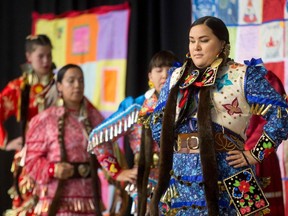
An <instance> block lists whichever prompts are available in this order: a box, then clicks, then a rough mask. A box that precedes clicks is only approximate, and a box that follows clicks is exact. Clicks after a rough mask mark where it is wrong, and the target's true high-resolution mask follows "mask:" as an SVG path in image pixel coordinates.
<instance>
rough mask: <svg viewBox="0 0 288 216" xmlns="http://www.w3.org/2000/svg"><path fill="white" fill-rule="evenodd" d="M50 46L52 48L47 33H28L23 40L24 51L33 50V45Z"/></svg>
mask: <svg viewBox="0 0 288 216" xmlns="http://www.w3.org/2000/svg"><path fill="white" fill-rule="evenodd" d="M36 45H40V46H50V47H51V49H52V48H53V46H52V43H51V41H50V39H49V37H48V36H47V35H44V34H39V35H34V36H32V35H29V36H27V37H26V42H25V50H26V52H29V53H31V52H33V51H34V50H35V46H36Z"/></svg>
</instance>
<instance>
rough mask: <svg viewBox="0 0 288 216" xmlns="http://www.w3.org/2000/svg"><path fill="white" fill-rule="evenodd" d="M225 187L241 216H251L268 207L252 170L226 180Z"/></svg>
mask: <svg viewBox="0 0 288 216" xmlns="http://www.w3.org/2000/svg"><path fill="white" fill-rule="evenodd" d="M224 185H225V187H226V189H227V192H228V193H229V195H230V197H231V199H232V201H233V203H234V205H235V207H236V209H237V210H238V212H239V213H240V214H241V215H250V214H251V213H255V212H258V211H259V210H261V209H263V208H265V207H267V205H268V202H267V200H266V198H265V196H264V194H263V192H262V190H261V188H260V187H259V185H258V183H257V181H256V178H255V176H254V175H253V171H252V169H251V168H247V169H245V170H242V171H240V172H238V173H236V174H235V175H233V176H231V177H228V178H226V179H224Z"/></svg>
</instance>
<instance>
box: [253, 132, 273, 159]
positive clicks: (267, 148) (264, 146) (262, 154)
mask: <svg viewBox="0 0 288 216" xmlns="http://www.w3.org/2000/svg"><path fill="white" fill-rule="evenodd" d="M274 150H275V144H274V142H273V141H272V139H271V138H270V137H269V136H268V135H267V134H266V133H264V134H262V136H261V137H260V138H259V140H258V142H257V145H256V146H255V147H254V148H253V149H252V150H251V153H252V156H253V157H254V158H255V159H256V160H257V161H259V162H262V161H263V160H264V158H266V157H268V155H270V154H271V153H272V152H273V151H274Z"/></svg>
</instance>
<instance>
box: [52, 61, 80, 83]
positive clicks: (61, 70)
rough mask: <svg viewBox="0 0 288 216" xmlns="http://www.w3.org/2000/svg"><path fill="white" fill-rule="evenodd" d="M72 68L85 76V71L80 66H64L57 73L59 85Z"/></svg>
mask: <svg viewBox="0 0 288 216" xmlns="http://www.w3.org/2000/svg"><path fill="white" fill-rule="evenodd" d="M70 68H78V69H79V70H80V71H81V72H82V74H83V70H82V68H81V67H80V66H79V65H76V64H67V65H65V66H63V67H62V68H60V70H59V71H58V72H57V79H56V81H57V83H61V82H62V80H63V77H64V75H65V73H66V72H67V71H68V70H69V69H70Z"/></svg>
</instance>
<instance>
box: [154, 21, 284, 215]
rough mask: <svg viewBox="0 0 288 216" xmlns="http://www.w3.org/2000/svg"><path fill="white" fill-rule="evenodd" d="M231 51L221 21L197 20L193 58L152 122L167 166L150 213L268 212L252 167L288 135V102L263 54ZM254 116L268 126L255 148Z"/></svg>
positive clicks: (164, 94)
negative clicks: (249, 131)
mask: <svg viewBox="0 0 288 216" xmlns="http://www.w3.org/2000/svg"><path fill="white" fill-rule="evenodd" d="M229 52H230V41H229V32H228V29H227V27H226V25H225V24H224V22H223V21H222V20H221V19H219V18H217V17H212V16H205V17H201V18H199V19H198V20H196V21H195V22H193V23H192V25H191V28H190V32H189V53H188V55H187V58H186V60H185V62H184V64H183V66H182V67H179V68H177V69H175V70H174V71H173V73H172V75H171V76H170V77H168V78H167V82H166V83H165V85H164V86H163V88H162V90H161V93H160V96H159V99H158V103H157V105H156V107H155V109H154V112H153V114H152V117H151V120H150V127H151V130H152V135H153V139H154V140H155V141H156V142H157V143H158V144H159V146H160V166H159V180H158V184H157V186H156V188H155V190H154V193H153V196H152V199H151V202H150V207H149V215H153V216H154V215H159V214H163V215H181V216H185V215H187V216H188V215H189V216H193V215H195V216H196V215H197V216H198V215H213V216H214V215H221V216H222V215H231V216H232V215H237V214H240V215H245V214H246V215H247V214H256V213H263V214H264V213H268V212H269V210H268V209H267V207H268V202H267V200H266V198H265V195H264V194H263V193H262V190H261V187H260V186H259V184H257V181H256V179H255V177H254V175H253V172H254V171H253V170H254V165H255V164H256V163H261V162H262V161H263V160H265V158H267V157H268V156H269V154H270V153H271V152H273V151H275V149H277V147H278V146H279V145H280V143H281V142H282V140H285V139H287V134H288V124H287V121H288V113H287V108H288V105H287V103H286V101H285V100H284V99H283V97H282V95H280V94H279V93H277V91H276V90H275V89H274V88H273V87H272V86H271V85H270V84H269V82H268V81H267V80H266V79H265V78H264V76H265V74H266V73H267V70H266V69H265V67H263V65H261V63H262V61H261V59H252V60H251V61H247V62H246V63H245V64H240V63H237V62H234V61H233V60H232V59H230V58H229ZM252 114H257V115H261V116H262V117H263V118H265V120H266V121H267V123H266V124H265V125H264V127H263V130H262V131H261V136H260V138H259V139H258V140H257V143H255V144H254V148H253V149H251V150H250V151H249V150H245V149H244V146H245V140H246V135H245V130H246V127H247V124H248V122H249V120H250V118H251V115H252Z"/></svg>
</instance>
